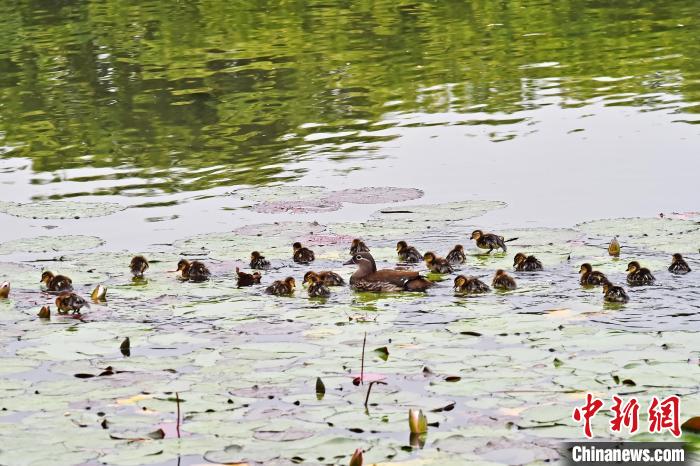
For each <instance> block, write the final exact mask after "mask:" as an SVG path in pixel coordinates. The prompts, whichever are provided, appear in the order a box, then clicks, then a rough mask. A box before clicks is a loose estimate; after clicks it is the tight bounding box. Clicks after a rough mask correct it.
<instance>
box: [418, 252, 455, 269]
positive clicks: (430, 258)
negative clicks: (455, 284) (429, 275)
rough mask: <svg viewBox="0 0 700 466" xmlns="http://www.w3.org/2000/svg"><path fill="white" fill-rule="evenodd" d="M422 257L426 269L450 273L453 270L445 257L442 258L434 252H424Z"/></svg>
mask: <svg viewBox="0 0 700 466" xmlns="http://www.w3.org/2000/svg"><path fill="white" fill-rule="evenodd" d="M423 259H425V265H426V267H428V269H429V270H430V271H431V272H435V273H452V272H454V270H453V269H452V266H451V265H450V263H449V262H447V259H443V258H442V257H438V256H436V255H435V253H434V252H426V253H425V254H424V255H423Z"/></svg>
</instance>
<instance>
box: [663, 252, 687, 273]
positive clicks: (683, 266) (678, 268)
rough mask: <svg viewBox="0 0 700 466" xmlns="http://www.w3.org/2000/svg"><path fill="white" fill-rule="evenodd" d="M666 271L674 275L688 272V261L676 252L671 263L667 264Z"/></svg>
mask: <svg viewBox="0 0 700 466" xmlns="http://www.w3.org/2000/svg"><path fill="white" fill-rule="evenodd" d="M668 271H669V272H671V273H675V274H676V275H685V274H686V273H688V272H690V266H688V263H687V262H686V261H685V259H683V256H681V255H680V254H678V253H676V254H674V255H673V259H672V260H671V265H669V266H668Z"/></svg>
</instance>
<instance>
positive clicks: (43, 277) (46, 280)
mask: <svg viewBox="0 0 700 466" xmlns="http://www.w3.org/2000/svg"><path fill="white" fill-rule="evenodd" d="M52 278H53V273H51V272H49V271H48V270H47V271H45V272H43V273H42V274H41V280H39V283H46V284H48V283H49V282H50V281H51V279H52Z"/></svg>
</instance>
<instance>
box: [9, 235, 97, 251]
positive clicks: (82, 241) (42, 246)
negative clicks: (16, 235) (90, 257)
mask: <svg viewBox="0 0 700 466" xmlns="http://www.w3.org/2000/svg"><path fill="white" fill-rule="evenodd" d="M103 244H104V241H103V240H102V239H100V238H98V237H96V236H85V235H64V236H37V237H35V238H21V239H15V240H10V241H6V242H4V243H2V244H0V254H10V253H13V252H34V253H37V252H41V253H54V252H63V251H82V250H85V249H93V248H96V247H99V246H102V245H103Z"/></svg>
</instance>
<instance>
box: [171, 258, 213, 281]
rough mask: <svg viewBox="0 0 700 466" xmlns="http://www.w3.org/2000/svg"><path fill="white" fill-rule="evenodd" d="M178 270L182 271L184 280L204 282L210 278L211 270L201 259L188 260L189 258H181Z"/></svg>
mask: <svg viewBox="0 0 700 466" xmlns="http://www.w3.org/2000/svg"><path fill="white" fill-rule="evenodd" d="M176 272H180V275H181V276H182V279H183V280H190V281H192V282H203V281H206V280H209V277H210V276H211V272H210V271H209V269H208V268H207V266H206V265H204V264H203V263H201V262H199V261H192V262H190V261H188V260H187V259H180V261H179V262H178V263H177V270H176Z"/></svg>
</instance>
